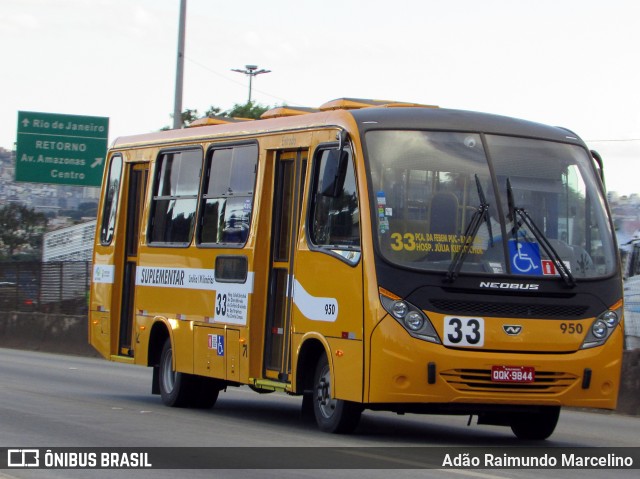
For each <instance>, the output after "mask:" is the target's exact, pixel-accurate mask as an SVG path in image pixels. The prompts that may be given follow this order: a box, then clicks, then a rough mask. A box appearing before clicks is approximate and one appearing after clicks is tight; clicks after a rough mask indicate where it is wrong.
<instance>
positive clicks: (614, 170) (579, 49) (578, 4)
mask: <svg viewBox="0 0 640 479" xmlns="http://www.w3.org/2000/svg"><path fill="white" fill-rule="evenodd" d="M179 5H180V0H1V1H0V147H4V148H6V149H12V148H13V147H14V143H15V141H16V130H17V118H18V111H37V112H50V113H65V114H75V115H89V116H104V117H109V119H110V123H109V138H110V140H109V142H110V143H111V142H112V141H113V140H114V139H115V138H117V137H119V136H124V135H129V134H137V133H145V132H149V131H155V130H159V129H160V128H162V127H164V126H168V125H170V124H171V123H172V119H171V113H172V112H173V105H174V93H175V72H176V56H177V43H178V16H179ZM186 18H187V20H186V48H185V71H184V91H183V109H186V108H190V109H197V110H198V111H199V112H200V113H202V114H204V112H205V111H206V110H207V109H208V108H209V107H210V106H217V107H220V108H221V109H222V110H227V109H230V108H231V107H233V105H234V104H237V103H239V104H244V103H245V102H246V101H247V97H248V80H247V78H246V76H245V75H242V74H240V73H235V72H232V71H231V70H232V69H234V68H238V69H243V68H244V67H245V65H248V64H254V65H258V66H259V67H260V68H265V69H268V70H271V73H267V74H263V75H259V76H257V77H255V78H254V81H253V90H252V99H253V100H254V101H256V102H257V103H259V104H261V105H265V106H276V105H282V104H288V105H297V106H309V107H318V106H320V105H321V104H322V103H325V102H327V101H329V100H332V99H335V98H341V97H356V98H372V99H385V100H396V101H407V102H415V103H425V104H432V105H439V106H440V107H443V108H456V109H463V110H473V111H483V112H488V113H496V114H501V115H507V116H513V117H517V118H524V119H528V120H533V121H538V122H541V123H546V124H551V125H557V126H563V127H566V128H569V129H571V130H573V131H574V132H576V133H577V134H578V135H579V136H580V137H581V138H582V139H584V140H585V141H586V142H587V145H588V146H589V147H590V148H593V149H596V150H598V151H599V152H600V154H601V155H602V156H603V158H604V162H605V175H606V183H607V188H608V190H609V191H617V192H618V193H620V194H631V193H640V168H639V167H638V162H640V94H639V91H638V89H639V88H640V51H639V50H640V28H639V27H638V26H637V22H638V19H639V18H640V2H639V1H637V0H482V1H480V0H447V1H443V0H393V1H389V0H386V1H382V0H316V1H313V0H268V1H266V0H233V1H222V0H187V17H186Z"/></svg>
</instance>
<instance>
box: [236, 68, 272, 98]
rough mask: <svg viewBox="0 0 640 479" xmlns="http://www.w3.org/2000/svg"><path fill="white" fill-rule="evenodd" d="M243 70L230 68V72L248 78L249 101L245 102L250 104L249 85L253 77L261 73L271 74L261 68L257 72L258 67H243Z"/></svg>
mask: <svg viewBox="0 0 640 479" xmlns="http://www.w3.org/2000/svg"><path fill="white" fill-rule="evenodd" d="M244 68H245V69H244V70H240V69H238V68H232V69H231V71H232V72H238V73H242V74H244V75H247V76H248V77H249V100H248V101H247V103H251V83H252V80H253V77H254V76H257V75H262V74H263V73H271V70H265V69H264V68H261V69H260V70H258V65H245V66H244Z"/></svg>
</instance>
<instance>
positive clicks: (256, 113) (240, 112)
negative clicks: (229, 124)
mask: <svg viewBox="0 0 640 479" xmlns="http://www.w3.org/2000/svg"><path fill="white" fill-rule="evenodd" d="M270 108H271V107H269V106H263V105H260V104H258V103H255V102H253V101H249V102H247V103H245V104H244V105H241V104H239V103H236V104H235V105H233V108H231V110H229V111H227V112H225V116H230V117H233V118H253V119H256V120H257V119H258V118H260V116H261V115H262V114H263V113H264V112H265V111H267V110H269V109H270Z"/></svg>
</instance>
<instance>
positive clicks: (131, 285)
mask: <svg viewBox="0 0 640 479" xmlns="http://www.w3.org/2000/svg"><path fill="white" fill-rule="evenodd" d="M148 174H149V164H148V163H136V164H130V165H129V175H128V176H129V188H128V191H127V207H126V208H127V210H126V214H127V217H126V233H125V237H126V240H125V254H124V265H123V266H124V267H123V271H124V275H123V278H122V301H121V303H120V331H119V335H118V354H119V355H122V356H130V357H133V353H134V348H133V342H132V337H133V328H134V324H135V321H134V318H135V310H134V304H135V301H134V294H135V287H136V265H137V263H138V243H139V242H140V236H139V235H140V221H141V218H142V211H143V208H144V193H145V191H146V187H147V177H148Z"/></svg>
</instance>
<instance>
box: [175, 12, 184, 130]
mask: <svg viewBox="0 0 640 479" xmlns="http://www.w3.org/2000/svg"><path fill="white" fill-rule="evenodd" d="M186 17H187V0H180V23H179V24H178V62H177V65H176V93H175V97H174V103H173V128H174V129H178V128H182V78H183V76H184V37H185V33H184V30H185V23H186Z"/></svg>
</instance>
